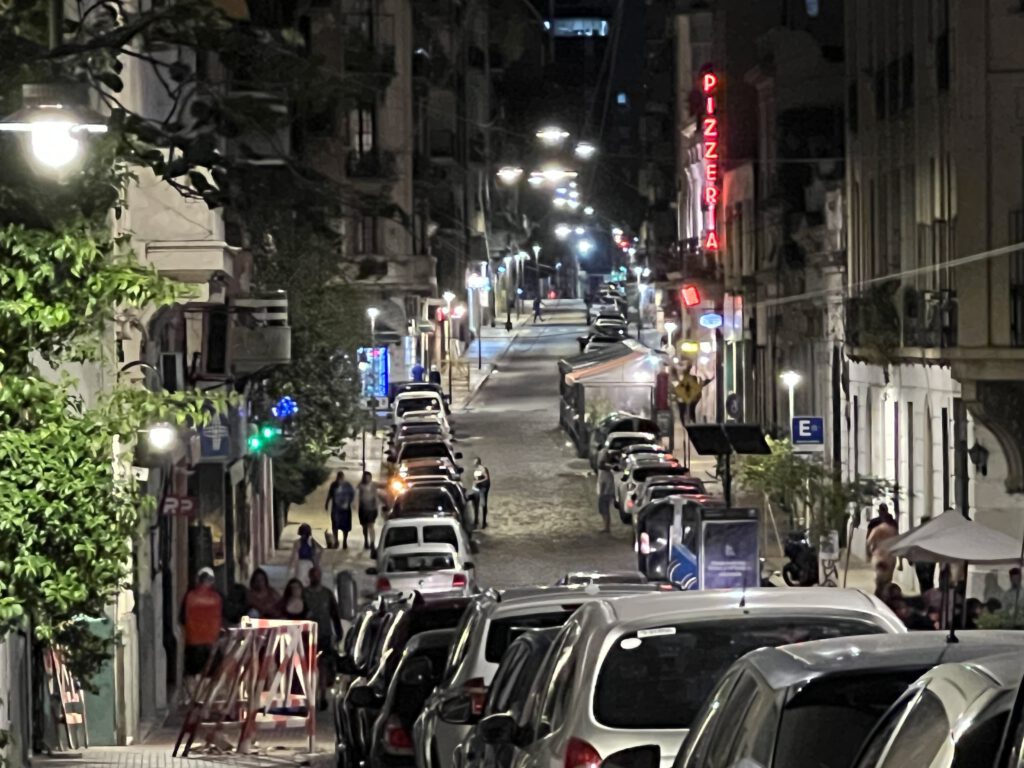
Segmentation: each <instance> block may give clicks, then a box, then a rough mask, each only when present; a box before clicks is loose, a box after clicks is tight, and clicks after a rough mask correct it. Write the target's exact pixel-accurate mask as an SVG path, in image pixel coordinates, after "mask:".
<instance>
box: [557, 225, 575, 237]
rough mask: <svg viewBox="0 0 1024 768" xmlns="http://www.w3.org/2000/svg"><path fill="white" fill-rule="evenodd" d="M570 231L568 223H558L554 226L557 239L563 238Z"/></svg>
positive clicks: (567, 235)
mask: <svg viewBox="0 0 1024 768" xmlns="http://www.w3.org/2000/svg"><path fill="white" fill-rule="evenodd" d="M571 233H572V227H570V226H569V225H568V224H559V225H558V226H556V227H555V237H557V238H558V239H559V240H565V239H566V238H567V237H569V235H570V234H571Z"/></svg>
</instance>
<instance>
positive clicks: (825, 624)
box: [594, 616, 882, 729]
mask: <svg viewBox="0 0 1024 768" xmlns="http://www.w3.org/2000/svg"><path fill="white" fill-rule="evenodd" d="M881 631H882V630H881V629H880V628H879V627H878V626H876V625H875V624H872V623H871V622H869V621H866V620H859V619H853V618H832V617H827V616H825V617H810V616H793V617H789V618H787V617H784V616H777V617H772V618H760V617H758V618H753V617H751V618H742V619H733V620H728V621H707V622H695V623H688V624H683V625H680V626H664V627H656V628H650V629H644V630H640V631H639V632H636V631H634V632H631V633H627V634H625V635H623V636H622V637H620V638H619V639H618V640H617V641H616V642H615V644H614V645H613V646H612V648H611V650H610V651H609V652H608V655H607V656H606V657H605V659H604V663H603V664H602V666H601V672H600V674H599V675H598V678H597V688H596V691H595V695H594V717H595V718H596V719H597V721H598V722H599V723H601V724H603V725H606V726H608V727H610V728H672V729H678V728H688V727H689V726H690V723H691V722H692V721H693V718H694V716H695V715H696V714H697V712H698V710H699V709H700V707H701V704H702V703H703V701H704V699H705V698H706V697H707V695H708V694H709V693H711V690H712V689H713V688H714V687H715V685H716V684H717V683H718V680H719V678H720V677H721V676H722V675H723V674H725V670H727V669H728V668H729V667H730V665H732V663H733V662H734V661H736V660H737V659H738V658H739V657H740V656H742V655H744V654H745V653H748V652H749V651H752V650H754V649H756V648H764V647H773V646H779V645H788V644H790V643H799V642H804V641H807V640H820V639H824V638H829V637H843V636H847V635H869V634H879V633H880V632H881Z"/></svg>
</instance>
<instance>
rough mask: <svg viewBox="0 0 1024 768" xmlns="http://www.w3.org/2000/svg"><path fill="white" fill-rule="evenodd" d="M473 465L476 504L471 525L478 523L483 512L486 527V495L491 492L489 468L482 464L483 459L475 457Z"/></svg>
mask: <svg viewBox="0 0 1024 768" xmlns="http://www.w3.org/2000/svg"><path fill="white" fill-rule="evenodd" d="M474 464H475V466H474V467H473V488H474V489H475V490H476V506H475V507H474V510H475V513H474V515H473V526H474V527H476V526H477V525H479V524H480V515H481V512H482V513H483V518H484V525H483V527H484V528H486V527H487V496H488V494H489V493H490V492H491V470H489V469H488V468H487V467H485V466H484V462H483V459H481V458H480V457H479V456H477V457H476V459H475V462H474Z"/></svg>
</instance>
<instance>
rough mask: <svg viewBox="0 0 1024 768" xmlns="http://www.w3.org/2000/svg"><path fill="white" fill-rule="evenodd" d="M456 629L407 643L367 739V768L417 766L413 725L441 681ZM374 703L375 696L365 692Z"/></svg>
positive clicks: (430, 634) (436, 632) (417, 638)
mask: <svg viewBox="0 0 1024 768" xmlns="http://www.w3.org/2000/svg"><path fill="white" fill-rule="evenodd" d="M454 634H455V630H454V628H451V629H435V630H431V631H429V632H422V633H420V634H418V635H416V636H415V637H413V638H412V640H410V641H409V644H408V645H406V646H405V649H404V650H403V651H402V655H401V658H400V659H399V660H398V662H397V664H395V669H394V672H393V673H392V674H391V675H390V681H389V682H388V686H387V693H386V694H385V696H384V700H383V703H380V704H379V707H380V709H379V714H378V715H377V719H376V720H374V722H373V727H372V730H371V732H370V737H369V739H368V743H369V760H368V762H367V766H368V768H414V766H415V765H416V762H415V757H414V752H413V748H412V726H413V723H414V722H416V718H417V717H418V716H419V713H420V710H421V709H422V708H423V702H425V701H426V700H427V696H429V695H430V692H431V691H432V690H433V689H434V686H435V685H437V684H438V682H440V679H441V672H442V671H443V670H444V660H445V658H446V657H447V655H448V650H449V647H450V646H451V640H452V637H453V636H454ZM363 698H364V699H365V700H367V701H369V702H370V704H371V706H372V705H373V704H377V703H378V702H377V701H376V697H375V696H374V697H373V698H371V697H370V696H367V695H366V694H363Z"/></svg>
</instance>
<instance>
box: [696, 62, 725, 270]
mask: <svg viewBox="0 0 1024 768" xmlns="http://www.w3.org/2000/svg"><path fill="white" fill-rule="evenodd" d="M718 86H719V81H718V76H717V75H716V74H715V73H714V72H711V71H705V72H704V74H702V75H701V78H700V89H701V96H702V98H703V100H704V116H703V117H702V118H701V134H702V138H703V143H704V153H703V154H704V192H703V196H702V197H703V199H702V207H703V208H704V240H703V243H702V244H703V246H704V250H705V251H717V250H719V248H720V247H721V241H720V239H719V236H718V205H719V202H720V201H721V197H722V187H721V175H722V174H721V166H720V163H721V153H720V145H719V133H720V131H719V127H720V123H719V114H718Z"/></svg>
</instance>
